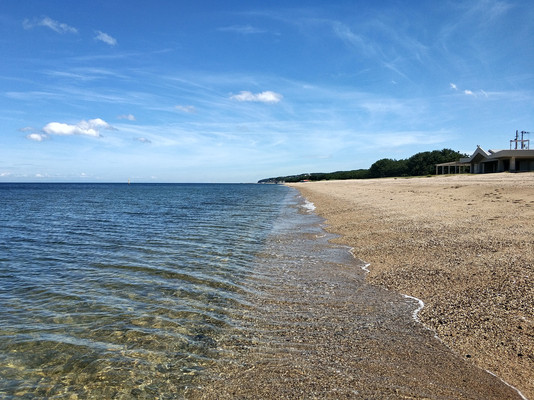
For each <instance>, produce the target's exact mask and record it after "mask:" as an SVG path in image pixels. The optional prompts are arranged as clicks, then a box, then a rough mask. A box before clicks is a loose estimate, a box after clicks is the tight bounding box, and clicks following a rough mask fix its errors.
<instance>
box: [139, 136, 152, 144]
mask: <svg viewBox="0 0 534 400" xmlns="http://www.w3.org/2000/svg"><path fill="white" fill-rule="evenodd" d="M135 140H137V141H138V142H141V143H147V144H150V143H152V141H151V140H150V139H147V138H144V137H139V138H136V139H135Z"/></svg>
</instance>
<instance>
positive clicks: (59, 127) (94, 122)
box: [43, 118, 114, 137]
mask: <svg viewBox="0 0 534 400" xmlns="http://www.w3.org/2000/svg"><path fill="white" fill-rule="evenodd" d="M103 129H108V130H113V129H114V128H113V127H112V126H111V125H109V124H108V123H107V122H106V121H104V120H102V119H100V118H95V119H90V120H89V121H85V120H82V121H80V122H78V123H77V124H76V125H70V124H64V123H61V122H50V123H48V124H46V125H45V127H44V128H43V131H44V132H45V133H47V134H49V135H85V136H93V137H100V136H101V135H100V131H101V130H103Z"/></svg>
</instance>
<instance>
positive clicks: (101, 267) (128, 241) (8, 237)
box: [0, 184, 294, 398]
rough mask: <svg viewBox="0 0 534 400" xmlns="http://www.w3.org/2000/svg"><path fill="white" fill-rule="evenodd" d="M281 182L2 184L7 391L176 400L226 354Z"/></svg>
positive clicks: (287, 196) (0, 358)
mask: <svg viewBox="0 0 534 400" xmlns="http://www.w3.org/2000/svg"><path fill="white" fill-rule="evenodd" d="M293 200H294V192H292V191H291V190H290V189H288V188H286V187H283V186H273V185H268V186H266V185H193V184H192V185H141V184H136V185H129V186H128V185H124V184H122V185H120V184H97V185H92V184H1V185H0V201H1V204H2V208H1V209H0V227H1V229H0V379H1V385H0V397H3V398H5V397H7V398H10V397H17V398H50V397H55V398H72V397H75V396H80V397H92V398H129V397H132V396H134V397H139V398H152V397H155V396H159V397H160V398H177V397H180V396H181V394H182V393H183V391H184V390H185V389H186V388H187V387H188V386H190V385H194V382H195V380H196V379H198V377H199V376H202V375H203V374H205V373H206V368H207V367H209V365H210V364H212V363H213V362H216V361H217V360H218V359H221V358H224V357H228V355H226V354H225V353H224V350H223V347H224V346H223V345H222V344H223V343H224V341H225V340H226V338H227V337H228V336H229V335H231V334H232V333H231V332H232V331H233V330H234V328H235V327H236V325H238V324H239V318H238V314H239V313H240V312H242V310H243V309H244V308H246V307H247V301H246V300H245V299H246V297H247V296H246V295H247V291H249V290H250V289H248V288H247V286H246V285H244V284H243V282H245V281H246V280H247V277H248V276H249V275H250V274H251V273H253V266H254V259H255V257H256V255H257V254H258V253H259V252H260V251H261V249H262V246H263V244H264V241H265V238H266V237H267V235H269V234H270V233H271V231H272V229H274V228H273V225H274V221H276V219H277V218H278V216H279V215H280V212H281V210H282V209H283V208H284V207H287V204H288V202H289V201H293Z"/></svg>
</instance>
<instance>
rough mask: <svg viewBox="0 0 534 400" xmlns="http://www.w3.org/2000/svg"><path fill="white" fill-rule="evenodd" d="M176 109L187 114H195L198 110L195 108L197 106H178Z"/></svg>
mask: <svg viewBox="0 0 534 400" xmlns="http://www.w3.org/2000/svg"><path fill="white" fill-rule="evenodd" d="M174 109H175V110H178V111H182V112H184V113H187V114H194V113H196V112H197V109H196V108H195V106H183V105H177V106H174Z"/></svg>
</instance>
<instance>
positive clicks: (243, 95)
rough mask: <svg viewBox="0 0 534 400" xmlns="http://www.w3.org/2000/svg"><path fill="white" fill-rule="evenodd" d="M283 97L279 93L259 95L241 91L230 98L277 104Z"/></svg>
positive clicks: (266, 92) (262, 93) (269, 92)
mask: <svg viewBox="0 0 534 400" xmlns="http://www.w3.org/2000/svg"><path fill="white" fill-rule="evenodd" d="M283 97H284V96H282V95H281V94H280V93H275V92H271V91H270V90H268V91H265V92H261V93H252V92H248V91H241V92H239V94H236V95H233V96H231V97H230V98H231V99H233V100H237V101H253V102H261V103H278V102H279V101H281V100H282V98H283Z"/></svg>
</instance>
